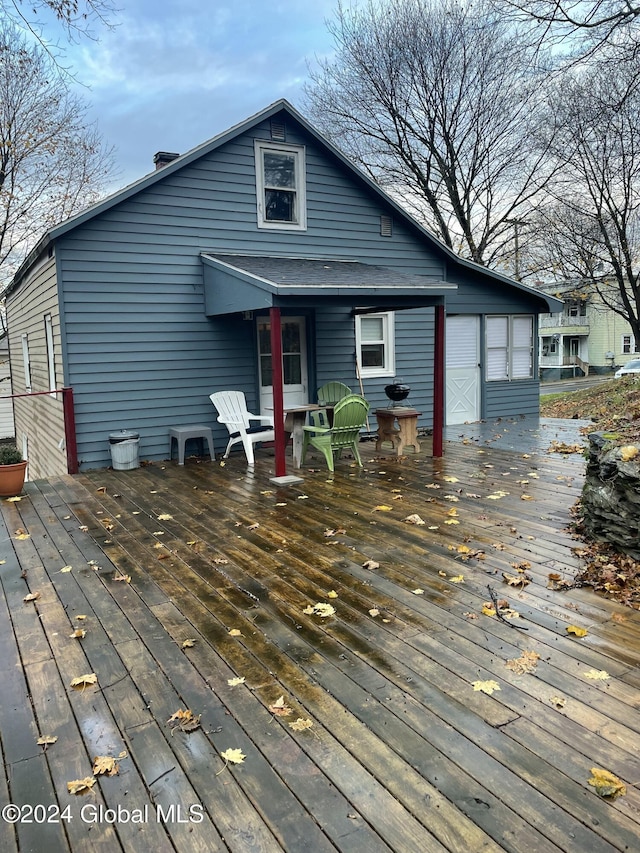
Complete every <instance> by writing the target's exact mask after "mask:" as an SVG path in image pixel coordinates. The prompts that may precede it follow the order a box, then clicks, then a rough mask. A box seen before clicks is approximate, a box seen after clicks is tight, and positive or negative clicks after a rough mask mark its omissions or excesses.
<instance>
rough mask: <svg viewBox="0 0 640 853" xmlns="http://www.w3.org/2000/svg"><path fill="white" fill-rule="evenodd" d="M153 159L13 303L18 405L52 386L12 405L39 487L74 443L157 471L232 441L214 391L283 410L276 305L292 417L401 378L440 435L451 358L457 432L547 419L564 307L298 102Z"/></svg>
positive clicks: (81, 456) (60, 468)
mask: <svg viewBox="0 0 640 853" xmlns="http://www.w3.org/2000/svg"><path fill="white" fill-rule="evenodd" d="M155 161H156V170H155V171H153V172H151V173H150V174H149V175H146V176H145V177H143V178H141V179H140V180H139V181H137V182H135V183H133V184H131V185H130V186H127V187H125V188H124V189H123V190H121V191H119V192H117V193H115V194H114V195H112V196H110V197H109V198H106V199H104V200H103V201H101V202H100V203H98V204H96V205H94V206H93V207H91V208H89V209H87V210H85V211H84V212H82V213H80V214H79V215H77V216H74V217H73V218H71V219H69V220H67V221H65V222H63V223H62V224H61V225H59V226H57V227H56V228H54V229H52V230H50V231H49V232H47V233H46V234H45V235H44V236H43V237H42V239H41V240H40V241H39V243H38V244H37V246H36V247H35V248H34V249H33V251H32V252H31V253H30V255H29V256H28V258H27V259H26V261H25V262H24V264H23V265H22V267H21V268H20V270H19V271H18V273H17V274H16V276H15V278H14V280H13V282H12V284H11V286H10V288H9V290H8V292H7V300H6V303H7V317H8V327H9V344H10V353H11V371H12V378H13V393H14V394H25V393H30V394H37V392H47V393H40V394H38V396H26V397H19V398H17V399H16V400H15V405H14V410H15V422H16V437H17V441H18V446H19V447H21V448H22V450H23V453H24V454H25V455H27V454H28V457H29V460H30V476H31V477H32V478H36V477H47V476H52V475H56V474H60V473H64V472H66V471H67V470H68V469H69V468H70V469H71V470H74V468H75V465H74V460H73V457H74V456H75V449H74V448H73V439H74V437H75V442H76V446H77V461H78V464H79V467H80V468H81V469H89V468H98V467H104V466H107V465H109V464H110V461H111V459H110V451H109V443H108V435H109V434H110V433H111V432H114V431H116V430H120V429H132V430H135V431H136V432H139V434H140V456H141V457H142V458H144V459H151V460H153V459H156V460H157V459H166V458H167V457H168V455H169V440H168V431H169V428H170V427H175V426H180V425H187V424H194V423H208V424H210V425H211V426H212V427H213V428H214V437H215V440H216V445H217V447H218V448H219V449H222V448H223V447H224V445H225V444H226V439H225V437H224V435H226V433H225V434H224V435H223V431H222V430H221V429H220V428H219V425H218V424H217V423H216V413H215V410H214V409H213V407H212V406H211V403H210V402H209V397H208V395H209V394H210V393H211V392H213V391H216V390H221V389H225V388H234V389H240V390H242V391H244V392H245V394H246V397H247V401H248V404H249V408H250V409H252V410H253V411H259V410H265V409H267V408H269V407H270V406H271V405H272V400H273V398H272V394H273V389H272V366H271V335H270V322H271V317H272V316H273V313H272V312H273V311H274V310H277V311H278V315H279V317H280V321H281V326H282V346H283V368H284V402H285V405H293V404H298V403H303V402H308V401H313V400H314V399H315V389H316V388H317V387H318V386H319V385H321V384H323V383H325V382H327V381H330V380H339V381H341V382H344V383H345V384H347V385H349V386H350V387H351V388H352V389H353V390H354V391H358V390H359V381H360V380H361V381H362V384H363V388H364V392H365V395H366V397H367V398H368V400H369V401H370V402H371V404H372V406H373V407H376V406H385V405H387V403H388V400H387V399H386V397H385V395H384V386H385V385H387V384H389V382H390V380H391V379H392V378H393V377H396V376H399V377H402V379H403V380H404V382H406V383H408V384H409V385H410V386H411V389H412V390H411V396H410V402H411V404H412V405H413V406H414V407H416V408H417V409H419V410H420V411H421V412H422V413H423V414H422V418H421V421H420V426H424V427H430V426H431V425H432V423H433V422H434V399H436V401H438V400H439V399H440V398H439V397H438V394H437V393H436V394H435V397H434V381H435V387H436V390H437V386H438V378H439V377H438V374H437V373H434V363H435V364H436V365H437V364H438V363H439V362H438V359H437V357H436V356H437V354H438V351H439V350H438V348H439V347H440V348H441V350H442V352H443V358H442V359H441V360H440V361H441V362H442V367H443V375H442V376H441V377H440V378H441V380H442V381H443V382H444V381H445V380H446V382H445V386H446V394H445V398H446V420H447V422H448V423H462V422H464V421H473V420H478V419H480V418H491V417H497V416H508V415H518V414H532V413H536V412H537V411H538V395H539V387H538V380H537V375H538V365H537V353H536V342H537V338H538V314H539V313H541V312H544V313H547V312H550V311H557V310H559V309H560V307H561V306H560V303H559V302H558V300H556V299H554V298H553V297H551V296H549V295H546V294H544V293H542V292H539V291H536V290H533V289H531V288H528V287H526V286H524V285H522V284H520V283H518V282H515V281H513V280H511V279H509V278H507V277H505V276H502V275H500V274H498V273H495V272H492V271H490V270H487V269H484V268H482V267H479V266H477V265H475V264H473V263H471V262H468V261H464V260H461V259H460V258H458V257H457V256H456V255H455V254H454V253H452V252H451V251H450V250H448V249H447V248H446V247H445V246H444V245H442V243H440V242H439V241H438V240H437V239H436V238H434V237H433V236H432V235H431V234H429V232H428V231H426V230H425V229H424V227H422V226H421V225H420V224H419V223H418V222H416V221H415V220H414V219H412V218H411V217H410V216H409V215H408V214H407V213H406V212H405V211H404V210H403V209H402V208H401V207H400V206H399V204H398V203H397V202H395V201H394V200H393V199H391V198H390V197H389V196H388V195H386V194H385V193H384V192H382V191H381V190H380V189H379V188H378V187H377V186H376V184H375V183H373V182H372V181H371V180H370V179H369V178H367V177H366V176H365V175H364V174H362V173H361V172H360V171H359V170H358V169H357V168H356V167H354V166H353V164H351V163H350V162H349V161H348V159H347V158H346V157H345V156H344V155H343V154H341V153H340V151H338V150H337V149H336V148H335V147H334V146H333V145H332V144H330V143H329V142H328V141H327V140H326V139H324V138H323V137H322V136H321V135H320V134H319V133H318V132H317V131H316V130H315V129H314V128H313V127H312V126H311V125H310V124H309V122H308V121H307V120H306V119H305V118H304V117H303V116H302V115H301V114H300V113H299V112H297V111H296V110H295V109H294V108H293V107H292V106H291V105H290V104H288V103H287V102H286V101H278V102H276V103H275V104H272V105H271V106H269V107H267V108H266V109H264V110H263V111H262V112H260V113H258V114H257V115H255V116H253V117H251V118H249V119H247V120H246V121H244V122H242V123H240V124H238V125H236V126H235V127H233V128H231V129H230V130H227V131H225V132H224V133H221V134H219V135H218V136H216V137H214V138H213V139H211V140H210V141H208V142H206V143H204V144H203V145H200V146H199V147H197V148H195V149H193V150H192V151H190V152H188V153H186V154H184V155H182V156H178V155H175V154H162V153H160V154H158V155H156V158H155ZM438 312H440V314H439V313H438ZM445 312H446V359H444V352H445V335H444V322H442V323H439V322H436V318H437V317H438V316H440V317H441V318H444V315H445ZM439 327H441V328H442V329H443V333H442V334H440V337H439V338H438V339H437V335H436V331H437V329H438V328H439ZM445 361H446V370H444V363H445ZM63 387H66V388H70V389H72V392H73V398H74V411H73V412H70V411H69V407H68V406H67V407H66V410H65V408H64V407H63V403H62V395H60V394H53V393H48V392H51V391H53V390H55V389H61V388H63ZM68 399H69V396H68V395H67V400H68ZM436 405H437V406H439V405H441V404H440V403H436ZM71 414H73V415H74V416H75V424H74V423H73V419H72V418H71V417H70V416H71ZM435 415H436V421H437V420H438V415H442V412H435ZM70 447H71V450H72V452H71V453H70V452H69V451H70Z"/></svg>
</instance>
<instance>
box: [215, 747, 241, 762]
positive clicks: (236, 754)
mask: <svg viewBox="0 0 640 853" xmlns="http://www.w3.org/2000/svg"><path fill="white" fill-rule="evenodd" d="M220 757H221V758H224V760H225V761H226V762H227V764H242V762H243V761H244V760H245V758H246V757H247V756H246V755H245V754H244V752H243V751H242V750H241V749H225V751H224V752H221V753H220Z"/></svg>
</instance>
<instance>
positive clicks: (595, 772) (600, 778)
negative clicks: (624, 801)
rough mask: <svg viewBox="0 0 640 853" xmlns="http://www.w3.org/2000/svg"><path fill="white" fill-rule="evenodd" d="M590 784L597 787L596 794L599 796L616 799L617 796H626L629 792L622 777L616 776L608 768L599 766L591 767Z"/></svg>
mask: <svg viewBox="0 0 640 853" xmlns="http://www.w3.org/2000/svg"><path fill="white" fill-rule="evenodd" d="M589 784H590V785H591V786H592V787H593V788H595V789H596V794H597V795H598V796H599V797H605V798H607V799H611V800H615V798H616V797H620V796H624V794H626V793H627V788H626V786H625V784H624V782H622V780H621V779H618V777H617V776H614V775H613V773H610V772H609V771H608V770H602V769H601V768H599V767H592V768H591V778H590V779H589Z"/></svg>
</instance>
